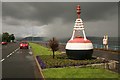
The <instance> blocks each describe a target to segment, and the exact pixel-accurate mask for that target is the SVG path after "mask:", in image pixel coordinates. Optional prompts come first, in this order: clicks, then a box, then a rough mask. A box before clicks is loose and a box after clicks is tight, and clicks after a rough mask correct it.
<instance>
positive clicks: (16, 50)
mask: <svg viewBox="0 0 120 80" xmlns="http://www.w3.org/2000/svg"><path fill="white" fill-rule="evenodd" d="M17 50H19V48H17V49H15V50H14V51H13V52H11V53H10V54H9V55H7V58H8V57H10V56H11V55H12V54H13V53H15V52H16V51H17ZM4 60H5V59H2V60H0V62H3V61H4Z"/></svg>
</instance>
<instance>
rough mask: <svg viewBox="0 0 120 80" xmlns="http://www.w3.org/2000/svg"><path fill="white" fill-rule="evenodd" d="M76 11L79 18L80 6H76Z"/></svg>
mask: <svg viewBox="0 0 120 80" xmlns="http://www.w3.org/2000/svg"><path fill="white" fill-rule="evenodd" d="M76 10H77V16H78V18H80V13H81V12H80V10H81V9H80V5H77V8H76Z"/></svg>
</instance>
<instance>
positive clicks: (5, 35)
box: [2, 32, 10, 42]
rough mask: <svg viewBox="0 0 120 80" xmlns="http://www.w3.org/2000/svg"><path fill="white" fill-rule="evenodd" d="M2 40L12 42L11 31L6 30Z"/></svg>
mask: <svg viewBox="0 0 120 80" xmlns="http://www.w3.org/2000/svg"><path fill="white" fill-rule="evenodd" d="M2 41H6V42H10V37H9V33H7V32H5V33H3V34H2Z"/></svg>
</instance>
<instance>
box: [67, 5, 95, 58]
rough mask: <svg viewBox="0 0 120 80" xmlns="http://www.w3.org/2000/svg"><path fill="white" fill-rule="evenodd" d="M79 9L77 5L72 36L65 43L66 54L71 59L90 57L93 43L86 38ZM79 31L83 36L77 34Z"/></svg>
mask: <svg viewBox="0 0 120 80" xmlns="http://www.w3.org/2000/svg"><path fill="white" fill-rule="evenodd" d="M80 10H81V9H80V5H78V6H77V16H78V18H77V19H76V21H75V25H74V29H73V34H72V37H71V39H70V40H69V41H68V42H67V44H66V54H67V56H68V58H71V59H91V58H92V53H93V45H92V42H91V41H90V40H88V39H87V38H86V35H85V30H84V25H83V21H82V19H81V18H80V13H81V12H80ZM80 31H82V32H83V37H81V36H80V35H79V34H80Z"/></svg>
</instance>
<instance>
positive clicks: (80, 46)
mask: <svg viewBox="0 0 120 80" xmlns="http://www.w3.org/2000/svg"><path fill="white" fill-rule="evenodd" d="M66 49H68V50H90V49H93V45H92V43H67V45H66Z"/></svg>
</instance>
